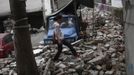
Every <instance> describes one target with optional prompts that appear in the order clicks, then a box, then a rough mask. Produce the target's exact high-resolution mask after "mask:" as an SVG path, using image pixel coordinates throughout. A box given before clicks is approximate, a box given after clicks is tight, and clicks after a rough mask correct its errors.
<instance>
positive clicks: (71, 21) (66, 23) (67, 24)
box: [49, 17, 75, 29]
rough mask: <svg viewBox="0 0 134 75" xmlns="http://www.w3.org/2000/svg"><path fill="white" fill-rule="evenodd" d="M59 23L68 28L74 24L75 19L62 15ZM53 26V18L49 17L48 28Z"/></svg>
mask: <svg viewBox="0 0 134 75" xmlns="http://www.w3.org/2000/svg"><path fill="white" fill-rule="evenodd" d="M62 21H63V22H62V23H61V28H69V27H72V26H74V25H75V20H74V18H72V17H64V18H63V20H62ZM53 28H54V20H53V18H51V19H50V20H49V29H53Z"/></svg>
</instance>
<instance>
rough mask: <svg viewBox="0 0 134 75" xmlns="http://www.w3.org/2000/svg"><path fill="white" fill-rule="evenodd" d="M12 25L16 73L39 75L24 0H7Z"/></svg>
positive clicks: (20, 74) (19, 74)
mask: <svg viewBox="0 0 134 75" xmlns="http://www.w3.org/2000/svg"><path fill="white" fill-rule="evenodd" d="M9 1H10V8H11V13H12V15H13V19H14V20H15V22H16V24H15V25H14V44H15V51H16V63H17V73H18V75H39V72H38V69H37V66H36V62H35V58H34V55H33V51H32V45H31V39H30V32H29V27H28V21H27V16H26V4H25V0H9Z"/></svg>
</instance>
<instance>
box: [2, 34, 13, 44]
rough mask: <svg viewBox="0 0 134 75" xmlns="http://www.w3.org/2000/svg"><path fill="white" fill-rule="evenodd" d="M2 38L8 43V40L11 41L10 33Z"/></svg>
mask: <svg viewBox="0 0 134 75" xmlns="http://www.w3.org/2000/svg"><path fill="white" fill-rule="evenodd" d="M3 40H4V42H5V43H9V42H11V41H13V39H12V35H11V34H9V35H7V36H5V37H4V39H3Z"/></svg>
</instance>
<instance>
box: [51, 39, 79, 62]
mask: <svg viewBox="0 0 134 75" xmlns="http://www.w3.org/2000/svg"><path fill="white" fill-rule="evenodd" d="M63 44H64V45H66V46H67V47H69V48H70V50H71V52H72V53H73V55H74V56H77V53H76V51H75V49H74V48H73V46H72V45H71V44H70V43H68V42H67V41H66V40H62V43H57V45H58V52H57V53H56V55H55V57H54V60H58V58H59V56H60V54H61V52H62V48H63V47H62V45H63Z"/></svg>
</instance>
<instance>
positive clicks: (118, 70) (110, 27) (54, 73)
mask: <svg viewBox="0 0 134 75" xmlns="http://www.w3.org/2000/svg"><path fill="white" fill-rule="evenodd" d="M106 17H107V16H106ZM122 28H123V27H122V26H121V25H120V24H118V23H114V22H113V21H111V20H110V19H107V20H106V24H105V25H100V26H97V27H96V28H95V31H96V36H95V37H94V38H92V39H91V40H88V41H82V42H80V43H79V44H77V45H74V48H75V49H76V51H77V52H78V53H79V54H80V58H76V57H74V56H73V55H72V53H71V51H70V50H69V49H68V48H67V47H66V46H64V48H63V52H62V54H61V56H60V58H59V59H61V60H59V61H56V62H53V61H52V58H53V57H54V55H55V53H56V51H57V48H56V47H57V46H55V45H51V46H38V47H37V48H36V49H35V50H34V54H35V59H36V62H37V66H38V68H39V71H40V75H126V71H125V48H124V37H123V36H124V34H123V29H122ZM90 36H92V35H90ZM13 60H15V59H5V60H2V59H1V62H0V68H1V69H0V74H3V75H12V74H13V75H17V74H16V72H15V69H16V68H15V67H16V63H15V61H13ZM2 61H3V62H2ZM4 61H5V62H4ZM9 62H11V63H9ZM7 63H8V64H7ZM5 64H6V65H5ZM11 73H12V74H11Z"/></svg>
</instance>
